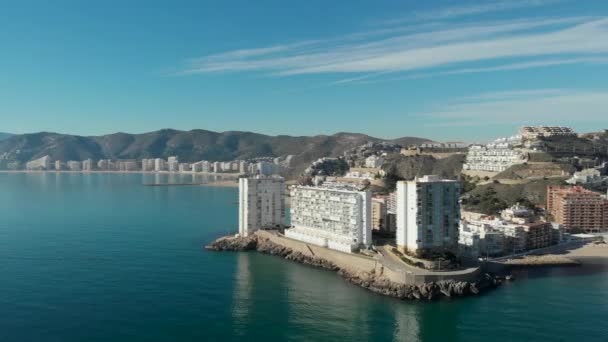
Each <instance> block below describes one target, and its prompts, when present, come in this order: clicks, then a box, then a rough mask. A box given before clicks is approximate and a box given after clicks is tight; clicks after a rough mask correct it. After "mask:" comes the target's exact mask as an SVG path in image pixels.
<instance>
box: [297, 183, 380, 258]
mask: <svg viewBox="0 0 608 342" xmlns="http://www.w3.org/2000/svg"><path fill="white" fill-rule="evenodd" d="M291 224H292V226H293V228H290V229H288V230H286V231H285V236H287V237H289V238H292V239H296V240H300V241H304V242H307V243H311V244H315V245H318V246H322V247H327V248H331V249H334V250H338V251H342V252H346V253H352V252H354V251H356V250H359V249H360V248H361V247H369V246H370V245H371V243H372V235H371V234H372V230H371V192H370V191H360V190H357V189H353V188H352V187H350V188H349V187H346V186H332V187H308V186H296V187H294V188H293V190H292V191H291Z"/></svg>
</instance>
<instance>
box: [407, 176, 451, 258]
mask: <svg viewBox="0 0 608 342" xmlns="http://www.w3.org/2000/svg"><path fill="white" fill-rule="evenodd" d="M459 197H460V183H459V182H457V181H454V180H447V179H442V178H440V177H438V176H424V177H422V178H417V179H416V180H413V181H400V182H398V183H397V209H396V211H397V248H398V249H400V250H402V251H404V252H408V253H411V254H415V255H419V256H424V255H431V254H433V253H437V252H446V251H450V252H456V250H457V247H458V226H459V222H460V203H459Z"/></svg>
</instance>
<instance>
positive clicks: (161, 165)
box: [154, 158, 167, 172]
mask: <svg viewBox="0 0 608 342" xmlns="http://www.w3.org/2000/svg"><path fill="white" fill-rule="evenodd" d="M166 164H167V163H166V162H165V160H164V159H161V158H156V159H154V171H157V172H158V171H164V170H166V169H167V165H166Z"/></svg>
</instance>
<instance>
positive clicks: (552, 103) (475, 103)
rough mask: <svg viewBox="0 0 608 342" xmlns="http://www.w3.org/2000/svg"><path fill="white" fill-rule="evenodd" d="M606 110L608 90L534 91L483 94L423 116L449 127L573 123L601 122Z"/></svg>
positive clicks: (431, 111) (607, 106)
mask: <svg viewBox="0 0 608 342" xmlns="http://www.w3.org/2000/svg"><path fill="white" fill-rule="evenodd" d="M606 108H608V90H575V89H533V90H525V91H521V90H516V91H506V92H495V93H483V94H479V95H476V96H472V97H467V98H463V99H461V100H459V101H456V102H452V103H447V104H443V105H439V106H438V107H437V108H434V109H432V110H430V111H428V112H425V113H420V114H419V115H420V116H423V117H425V118H429V119H435V120H433V121H436V122H439V124H436V125H447V126H454V125H457V126H472V127H474V126H480V125H491V124H539V123H555V124H569V123H571V122H573V121H576V122H579V123H580V122H601V121H603V118H605V117H606V115H607V114H608V113H607V110H606Z"/></svg>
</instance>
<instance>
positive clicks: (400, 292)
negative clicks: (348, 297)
mask: <svg viewBox="0 0 608 342" xmlns="http://www.w3.org/2000/svg"><path fill="white" fill-rule="evenodd" d="M205 248H206V249H209V250H213V251H253V250H256V251H258V252H261V253H264V254H269V255H276V256H279V257H281V258H284V259H286V260H291V261H295V262H298V263H301V264H305V265H311V266H315V267H320V268H323V269H327V270H332V271H335V272H337V273H338V274H339V275H340V276H342V277H343V278H344V279H345V280H346V281H348V282H350V283H352V284H354V285H357V286H360V287H363V288H365V289H367V290H369V291H372V292H374V293H377V294H381V295H384V296H390V297H394V298H398V299H402V300H434V299H439V298H442V297H444V298H451V297H464V296H471V295H477V294H479V293H481V292H483V291H485V290H488V289H491V288H494V287H496V286H498V285H499V284H500V281H499V280H498V279H496V278H495V277H494V276H492V275H490V274H484V275H482V276H481V277H480V278H479V279H478V280H477V281H475V282H466V281H455V280H442V281H437V282H430V283H424V284H400V283H396V282H393V281H391V280H389V279H388V278H386V277H383V276H381V275H378V274H376V273H375V272H373V271H372V272H353V271H351V270H348V269H344V268H339V267H338V266H336V265H335V264H333V263H332V262H330V261H328V260H325V259H323V258H319V257H315V256H310V255H305V254H302V253H300V252H298V251H294V250H292V249H290V248H288V247H285V246H281V245H279V244H276V243H274V242H272V241H270V240H268V239H265V238H261V237H259V236H257V235H252V236H248V237H226V238H221V239H218V240H216V241H214V242H213V243H211V244H210V245H208V246H206V247H205Z"/></svg>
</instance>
